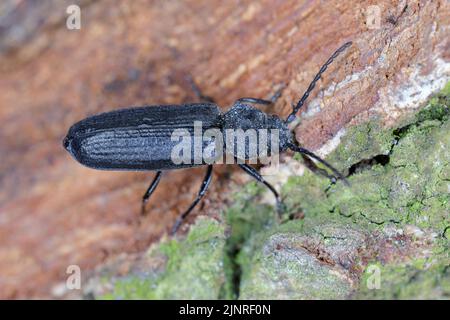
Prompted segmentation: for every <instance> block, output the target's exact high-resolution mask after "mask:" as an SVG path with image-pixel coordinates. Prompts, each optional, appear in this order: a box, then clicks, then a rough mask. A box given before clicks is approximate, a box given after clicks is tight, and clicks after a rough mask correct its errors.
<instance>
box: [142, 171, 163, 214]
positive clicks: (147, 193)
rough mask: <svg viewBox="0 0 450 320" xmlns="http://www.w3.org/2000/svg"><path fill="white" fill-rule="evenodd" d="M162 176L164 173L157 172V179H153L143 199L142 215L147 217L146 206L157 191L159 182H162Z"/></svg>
mask: <svg viewBox="0 0 450 320" xmlns="http://www.w3.org/2000/svg"><path fill="white" fill-rule="evenodd" d="M161 174H162V171H157V172H156V175H155V178H153V181H152V182H151V183H150V185H149V186H148V189H147V191H145V194H144V196H143V197H142V206H141V215H145V204H146V203H147V201H148V199H149V198H150V196H151V195H152V193H153V191H155V189H156V187H157V186H158V183H159V180H161Z"/></svg>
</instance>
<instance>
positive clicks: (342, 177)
mask: <svg viewBox="0 0 450 320" xmlns="http://www.w3.org/2000/svg"><path fill="white" fill-rule="evenodd" d="M289 148H290V149H291V150H292V151H294V152H298V153H301V154H305V155H307V156H308V157H310V158H313V159H314V160H317V161H319V162H320V163H322V164H323V165H324V166H326V167H327V168H328V169H330V170H331V171H332V172H333V173H334V174H335V175H336V176H337V177H338V178H339V179H340V180H342V181H343V182H344V183H345V184H346V185H349V183H348V181H347V179H345V177H344V176H343V175H342V174H341V173H340V172H339V171H338V170H337V169H336V168H334V167H333V166H332V165H331V164H329V163H328V162H326V161H325V160H323V159H322V158H321V157H319V156H318V155H316V154H314V153H313V152H311V151H309V150H308V149H305V148H302V147H299V146H296V145H294V144H290V145H289Z"/></svg>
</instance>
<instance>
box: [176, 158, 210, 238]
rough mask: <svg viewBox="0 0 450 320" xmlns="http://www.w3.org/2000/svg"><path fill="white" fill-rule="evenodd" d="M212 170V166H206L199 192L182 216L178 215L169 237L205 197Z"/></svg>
mask: <svg viewBox="0 0 450 320" xmlns="http://www.w3.org/2000/svg"><path fill="white" fill-rule="evenodd" d="M212 168H213V166H212V165H209V166H208V169H207V171H206V175H205V178H204V179H203V182H202V186H201V187H200V191H199V192H198V195H197V198H195V200H194V202H192V204H191V205H190V206H189V208H188V209H187V210H186V211H185V212H184V213H183V214H182V215H180V216H179V217H178V218H177V220H176V221H175V224H174V225H173V227H172V230H171V232H170V234H171V235H174V234H175V233H176V232H177V230H178V228H179V227H180V225H181V223H182V222H183V221H184V219H186V217H187V216H188V215H189V213H190V212H191V211H192V209H194V208H195V206H196V205H197V204H198V203H199V202H200V200H201V199H202V198H203V196H204V195H205V193H206V190H207V189H208V187H209V184H210V183H211V179H212Z"/></svg>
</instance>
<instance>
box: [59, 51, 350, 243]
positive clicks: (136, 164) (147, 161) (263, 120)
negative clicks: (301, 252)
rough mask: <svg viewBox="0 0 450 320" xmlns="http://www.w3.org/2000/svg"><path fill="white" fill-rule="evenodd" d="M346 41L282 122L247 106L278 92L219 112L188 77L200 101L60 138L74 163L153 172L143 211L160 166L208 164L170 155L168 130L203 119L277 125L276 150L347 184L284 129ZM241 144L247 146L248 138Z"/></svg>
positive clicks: (115, 118)
mask: <svg viewBox="0 0 450 320" xmlns="http://www.w3.org/2000/svg"><path fill="white" fill-rule="evenodd" d="M350 45H351V42H347V43H345V44H344V45H343V46H341V47H340V48H339V49H338V50H336V51H335V52H334V53H333V54H332V55H331V57H330V58H329V59H328V60H327V62H325V64H324V65H323V66H322V67H321V68H320V70H319V72H318V73H317V74H316V76H315V77H314V79H313V80H312V82H311V83H310V84H309V87H308V89H307V90H306V91H305V93H304V94H303V96H302V97H301V99H300V100H299V101H298V103H297V104H296V105H295V106H293V110H292V113H291V114H290V115H289V116H288V117H287V119H286V120H282V119H280V118H279V117H278V116H276V115H268V114H266V113H264V112H262V111H260V110H258V109H256V108H255V107H253V106H252V105H253V104H260V105H271V104H273V103H274V102H275V101H276V100H277V99H278V98H279V96H280V92H277V93H276V94H275V95H274V96H273V97H272V98H271V99H270V100H264V99H258V98H240V99H238V100H236V101H235V103H234V104H233V106H232V107H231V109H230V110H229V111H228V112H226V113H221V112H220V110H219V108H218V106H217V105H216V104H215V103H214V102H213V100H212V99H211V98H210V97H207V96H204V95H203V94H202V93H201V92H200V90H199V89H198V87H197V86H196V85H195V84H194V82H193V81H192V82H191V85H192V87H193V89H194V91H195V93H196V94H197V96H198V97H199V98H200V99H202V100H203V101H204V102H202V103H190V104H183V105H164V106H144V107H133V108H127V109H121V110H116V111H111V112H106V113H102V114H98V115H94V116H91V117H88V118H86V119H84V120H81V121H79V122H77V123H75V124H74V125H73V126H72V127H71V128H70V129H69V132H68V133H67V136H66V137H65V138H64V141H63V145H64V148H65V149H66V150H67V151H68V152H69V153H70V154H71V155H72V156H73V157H74V158H75V159H76V160H77V161H78V162H80V163H81V164H83V165H85V166H87V167H90V168H94V169H101V170H135V171H142V170H152V171H156V176H155V177H154V179H153V181H152V182H151V183H150V186H149V187H148V189H147V191H146V192H145V194H144V196H143V199H142V212H145V211H144V210H145V203H146V202H147V201H148V199H149V197H150V196H151V194H152V193H153V192H154V191H155V189H156V187H157V186H158V183H159V181H160V179H161V175H162V172H163V171H164V170H172V169H181V168H186V167H194V166H198V165H206V164H207V163H205V162H204V161H202V162H201V163H198V164H192V163H190V164H186V163H181V164H175V163H174V162H173V161H172V158H171V150H172V148H173V147H174V145H175V143H174V141H173V140H172V139H171V134H172V133H173V131H174V130H176V129H180V128H184V129H186V130H188V131H189V132H190V133H192V132H193V126H194V121H201V122H202V128H203V129H202V130H207V129H209V128H215V129H218V130H221V131H222V132H224V131H225V129H243V130H246V129H255V130H258V129H277V130H279V131H278V132H279V133H280V134H279V146H278V148H279V150H278V152H283V151H286V150H288V149H291V150H292V151H294V152H295V153H300V154H301V155H302V157H303V159H304V161H305V163H306V166H307V167H308V168H309V169H310V170H312V171H313V172H315V173H318V174H321V175H323V176H325V177H327V178H329V179H331V181H332V183H335V182H336V179H337V178H339V179H342V180H343V181H344V182H346V180H345V178H344V177H343V176H342V175H341V174H340V173H339V172H338V171H337V170H336V169H335V168H334V167H333V166H331V165H330V164H329V163H327V162H326V161H325V160H323V159H321V158H320V157H319V156H317V155H315V154H314V153H312V152H311V151H309V150H307V149H305V148H302V147H300V146H298V145H297V144H296V142H295V138H294V135H293V134H292V132H291V131H290V129H289V128H288V124H289V123H291V122H292V121H293V120H295V119H296V114H297V112H298V111H299V109H300V108H301V107H302V106H303V104H304V103H305V101H306V99H307V98H308V96H309V94H310V93H311V91H312V90H313V89H314V87H315V85H316V83H317V81H319V79H320V78H321V75H322V74H323V73H324V72H325V70H326V69H327V67H328V66H329V65H330V64H331V63H332V62H333V60H334V59H335V58H336V57H337V56H338V55H339V54H340V53H342V52H343V51H344V50H345V49H347V48H348V47H349V46H350ZM245 143H246V144H247V142H245ZM246 147H249V146H246ZM269 149H270V146H269ZM272 151H275V150H270V151H269V154H270V152H272ZM233 156H234V157H235V158H238V157H239V155H238V154H236V150H235V149H233ZM311 159H314V160H316V161H318V162H320V163H322V164H323V165H324V166H325V167H327V168H328V169H330V170H331V172H332V173H333V174H329V173H328V172H327V171H326V170H324V169H321V168H319V167H317V166H316V165H315V163H314V162H313V161H312V160H311ZM241 160H243V162H242V163H240V164H238V165H239V167H240V168H241V169H243V170H244V171H245V172H246V173H247V174H249V175H250V176H252V177H253V178H255V179H256V180H257V181H258V182H260V183H262V184H264V185H265V186H266V187H267V188H268V189H269V190H270V191H271V192H272V193H273V194H274V196H275V198H276V203H277V210H278V212H279V213H280V210H281V209H280V208H281V201H280V196H279V194H278V192H277V191H276V190H275V188H274V187H273V186H271V185H270V184H269V183H268V182H267V181H266V180H264V178H263V177H262V176H261V175H260V174H259V172H258V171H257V170H256V169H254V168H253V167H251V166H249V165H248V164H246V163H245V160H249V159H248V156H247V154H246V155H245V156H244V159H242V156H241ZM212 167H213V166H212V164H208V167H207V170H206V175H205V178H204V179H203V182H202V184H201V188H200V191H199V193H198V195H197V197H196V198H195V200H194V202H192V204H191V205H190V206H189V208H188V209H187V210H186V211H185V212H184V213H183V214H181V215H180V216H179V217H178V219H177V220H176V222H175V224H174V225H173V227H172V231H171V233H172V234H174V233H176V231H177V230H178V228H179V226H180V225H181V223H182V221H183V220H184V219H185V218H186V217H187V216H188V214H189V213H190V212H191V211H192V209H193V208H194V207H195V206H196V205H197V204H198V203H199V201H200V200H201V199H202V197H203V196H204V195H205V192H206V190H207V189H208V186H209V185H210V182H211V177H212V175H211V174H212Z"/></svg>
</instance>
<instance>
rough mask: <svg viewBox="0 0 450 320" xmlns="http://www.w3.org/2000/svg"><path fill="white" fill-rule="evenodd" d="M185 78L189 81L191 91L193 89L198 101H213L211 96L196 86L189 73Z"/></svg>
mask: <svg viewBox="0 0 450 320" xmlns="http://www.w3.org/2000/svg"><path fill="white" fill-rule="evenodd" d="M186 79H187V81H188V82H189V84H190V85H191V88H192V91H194V93H195V95H196V96H197V98H198V99H199V100H200V101H202V102H211V103H215V101H214V99H213V98H212V97H210V96H206V95H204V94H203V93H202V90H200V88H199V87H198V86H197V84H196V83H195V81H194V79H192V76H190V75H189V76H187V77H186Z"/></svg>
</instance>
